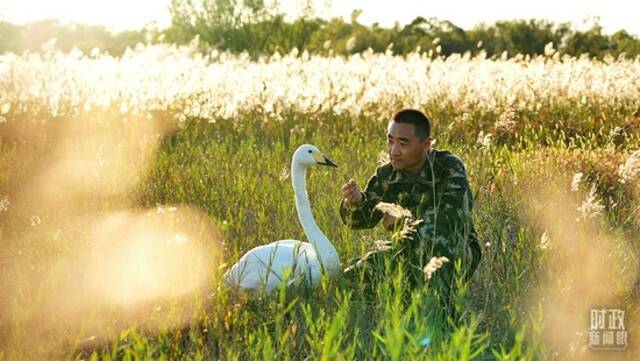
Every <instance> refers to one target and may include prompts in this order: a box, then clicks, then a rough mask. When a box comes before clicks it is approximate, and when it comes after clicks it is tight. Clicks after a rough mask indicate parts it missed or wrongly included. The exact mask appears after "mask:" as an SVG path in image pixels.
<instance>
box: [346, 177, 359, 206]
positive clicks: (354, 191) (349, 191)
mask: <svg viewBox="0 0 640 361" xmlns="http://www.w3.org/2000/svg"><path fill="white" fill-rule="evenodd" d="M341 191H342V197H343V198H344V199H346V200H347V201H348V202H349V203H351V204H354V205H356V204H359V203H360V202H362V199H363V198H364V195H363V194H362V192H361V191H360V187H358V184H357V183H356V181H355V180H354V179H353V178H351V179H350V180H349V182H348V183H347V184H345V185H343V186H342V189H341Z"/></svg>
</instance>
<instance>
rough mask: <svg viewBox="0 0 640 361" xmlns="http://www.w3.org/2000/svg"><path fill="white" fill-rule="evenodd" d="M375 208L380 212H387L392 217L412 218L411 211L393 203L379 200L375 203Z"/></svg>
mask: <svg viewBox="0 0 640 361" xmlns="http://www.w3.org/2000/svg"><path fill="white" fill-rule="evenodd" d="M376 209H377V210H379V211H381V212H382V213H385V214H388V215H390V216H391V217H393V218H404V217H407V218H413V215H411V211H410V210H408V209H406V208H403V207H402V206H399V205H397V204H394V203H386V202H380V203H378V204H377V205H376Z"/></svg>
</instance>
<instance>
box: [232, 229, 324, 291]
mask: <svg viewBox="0 0 640 361" xmlns="http://www.w3.org/2000/svg"><path fill="white" fill-rule="evenodd" d="M315 269H319V263H318V260H317V257H316V254H315V250H314V249H313V246H311V244H309V243H305V242H300V241H297V240H281V241H276V242H273V243H270V244H267V245H263V246H258V247H255V248H253V249H251V250H250V251H249V252H247V253H245V254H244V256H242V258H240V260H239V261H238V262H237V263H236V264H234V265H233V266H232V267H231V269H230V270H229V271H228V272H227V274H226V275H225V280H226V282H227V283H229V284H231V285H236V286H238V287H240V288H247V289H259V288H261V287H266V289H267V291H271V290H274V289H276V288H278V287H279V286H280V284H281V282H282V280H283V278H285V274H286V272H289V271H290V272H291V275H290V277H289V278H294V277H299V276H300V275H302V274H307V273H308V274H309V276H310V277H314V274H315V273H316V272H315ZM314 278H315V277H314Z"/></svg>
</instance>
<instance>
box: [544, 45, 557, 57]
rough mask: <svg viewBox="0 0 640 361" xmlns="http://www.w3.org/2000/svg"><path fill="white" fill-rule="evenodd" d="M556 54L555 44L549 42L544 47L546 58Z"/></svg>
mask: <svg viewBox="0 0 640 361" xmlns="http://www.w3.org/2000/svg"><path fill="white" fill-rule="evenodd" d="M555 53H556V49H554V48H553V42H549V43H547V45H545V46H544V55H545V56H553V54H555Z"/></svg>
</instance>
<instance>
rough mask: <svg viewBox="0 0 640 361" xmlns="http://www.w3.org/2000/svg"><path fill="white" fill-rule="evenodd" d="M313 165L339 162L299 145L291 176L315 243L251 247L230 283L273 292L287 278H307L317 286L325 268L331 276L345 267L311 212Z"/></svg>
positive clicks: (300, 213)
mask: <svg viewBox="0 0 640 361" xmlns="http://www.w3.org/2000/svg"><path fill="white" fill-rule="evenodd" d="M313 165H329V166H335V164H333V162H331V161H330V160H329V159H328V158H326V157H325V156H324V155H323V154H322V153H321V152H320V151H319V150H318V148H316V147H315V146H313V145H308V144H305V145H301V146H300V147H298V149H297V150H296V151H295V153H294V154H293V160H292V162H291V180H292V183H293V190H294V193H295V201H296V210H297V212H298V218H299V219H300V224H302V228H303V229H304V233H305V235H306V236H307V239H308V240H309V241H310V242H311V243H307V242H301V241H298V240H293V239H286V240H280V241H276V242H272V243H269V244H266V245H263V246H258V247H256V248H253V249H251V250H250V251H248V252H247V253H245V254H244V255H243V256H242V258H240V260H239V261H238V262H237V263H236V264H234V265H233V266H232V267H231V269H229V271H227V273H226V274H225V282H226V283H227V284H228V285H230V286H235V287H239V288H241V289H246V290H262V289H263V290H265V291H266V292H267V293H270V292H272V291H274V290H276V289H278V288H279V287H280V285H281V284H282V281H283V279H285V278H286V279H287V280H288V283H291V282H297V281H306V282H308V284H309V285H312V286H315V285H318V284H319V282H320V279H321V277H322V273H323V272H326V273H327V274H328V275H329V276H331V275H335V274H336V273H338V272H339V271H340V270H341V269H342V267H341V263H340V257H339V256H338V252H337V251H336V249H335V247H334V246H333V244H331V242H330V241H329V240H328V239H327V237H325V235H324V234H323V233H322V232H321V231H320V229H319V228H318V225H317V224H316V222H315V220H314V218H313V215H312V213H311V207H310V205H309V197H308V195H307V188H306V173H307V167H309V166H313Z"/></svg>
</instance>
